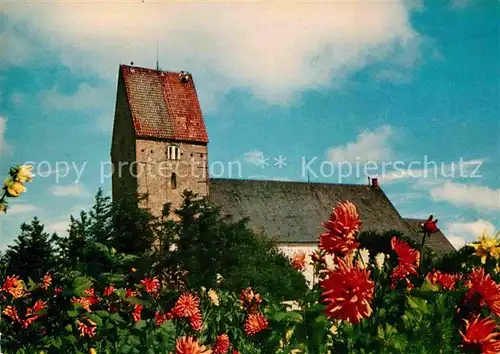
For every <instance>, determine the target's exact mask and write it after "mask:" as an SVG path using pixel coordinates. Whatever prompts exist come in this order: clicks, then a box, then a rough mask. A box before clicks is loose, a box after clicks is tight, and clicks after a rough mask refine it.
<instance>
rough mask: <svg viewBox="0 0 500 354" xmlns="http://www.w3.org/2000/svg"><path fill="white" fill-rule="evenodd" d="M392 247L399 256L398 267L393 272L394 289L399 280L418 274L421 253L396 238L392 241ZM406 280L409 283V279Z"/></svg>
mask: <svg viewBox="0 0 500 354" xmlns="http://www.w3.org/2000/svg"><path fill="white" fill-rule="evenodd" d="M391 247H392V249H393V250H394V252H396V254H397V256H398V265H397V266H396V267H395V268H394V269H393V270H392V274H391V280H392V287H393V288H394V287H395V286H396V283H397V282H398V281H399V280H401V279H405V278H406V277H407V276H408V275H417V274H418V271H417V268H418V265H419V262H420V252H419V251H417V250H415V249H413V248H411V247H410V246H408V244H407V243H406V242H404V241H403V240H400V239H398V238H397V237H395V236H394V237H393V238H392V239H391ZM406 280H407V283H409V281H408V279H406Z"/></svg>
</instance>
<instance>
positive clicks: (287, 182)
mask: <svg viewBox="0 0 500 354" xmlns="http://www.w3.org/2000/svg"><path fill="white" fill-rule="evenodd" d="M209 179H210V180H211V181H229V182H236V181H238V182H256V183H257V182H272V183H286V184H301V185H315V186H318V185H322V186H346V187H372V186H371V185H367V184H356V183H328V182H307V181H281V180H274V179H249V178H219V177H211V178H209ZM378 188H379V189H381V188H380V187H378Z"/></svg>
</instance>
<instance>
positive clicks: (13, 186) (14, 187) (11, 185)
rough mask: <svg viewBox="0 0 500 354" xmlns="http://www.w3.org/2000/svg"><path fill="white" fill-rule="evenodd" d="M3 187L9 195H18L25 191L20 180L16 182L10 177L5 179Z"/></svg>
mask: <svg viewBox="0 0 500 354" xmlns="http://www.w3.org/2000/svg"><path fill="white" fill-rule="evenodd" d="M5 189H6V190H7V194H8V195H9V197H15V198H17V197H19V196H20V195H21V193H24V192H26V187H25V186H24V184H22V183H21V182H16V181H13V180H11V179H8V180H7V181H5Z"/></svg>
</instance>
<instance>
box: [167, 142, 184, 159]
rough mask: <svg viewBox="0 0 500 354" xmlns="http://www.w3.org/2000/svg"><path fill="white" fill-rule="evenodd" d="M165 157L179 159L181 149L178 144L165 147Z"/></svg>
mask: <svg viewBox="0 0 500 354" xmlns="http://www.w3.org/2000/svg"><path fill="white" fill-rule="evenodd" d="M167 159H169V160H180V159H181V149H179V147H178V146H175V145H171V146H169V147H168V149H167Z"/></svg>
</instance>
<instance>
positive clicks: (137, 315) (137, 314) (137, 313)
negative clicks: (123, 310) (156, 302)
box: [132, 304, 143, 322]
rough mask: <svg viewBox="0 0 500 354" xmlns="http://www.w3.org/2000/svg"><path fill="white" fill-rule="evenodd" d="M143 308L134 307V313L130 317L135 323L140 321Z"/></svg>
mask: <svg viewBox="0 0 500 354" xmlns="http://www.w3.org/2000/svg"><path fill="white" fill-rule="evenodd" d="M142 309H143V306H142V305H139V304H135V305H134V312H132V317H133V319H134V321H135V322H139V321H140V320H141V313H142Z"/></svg>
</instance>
